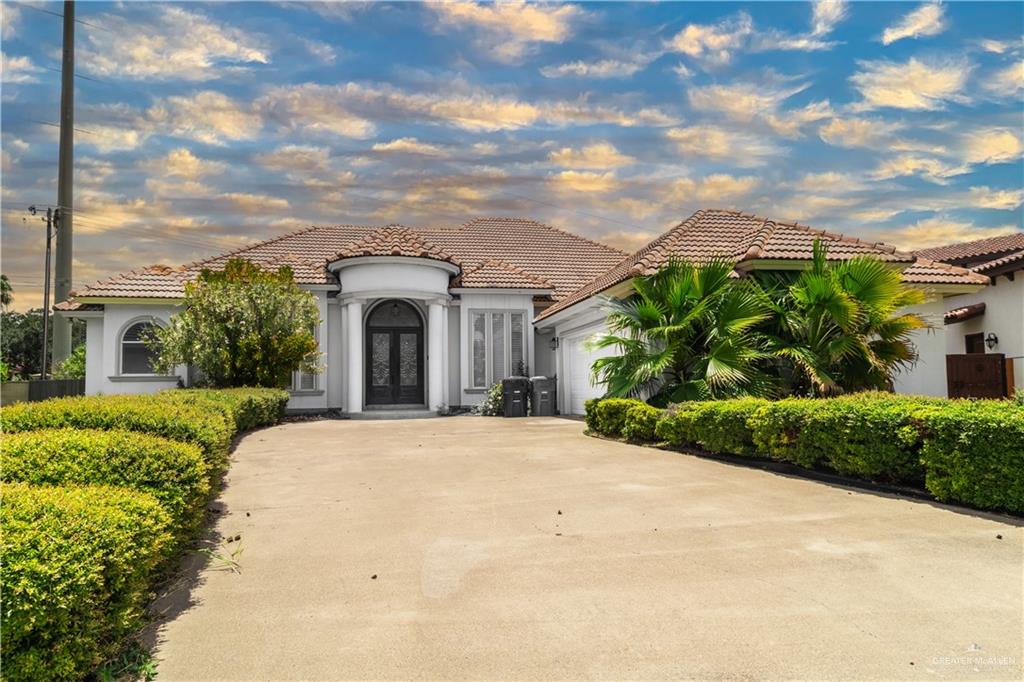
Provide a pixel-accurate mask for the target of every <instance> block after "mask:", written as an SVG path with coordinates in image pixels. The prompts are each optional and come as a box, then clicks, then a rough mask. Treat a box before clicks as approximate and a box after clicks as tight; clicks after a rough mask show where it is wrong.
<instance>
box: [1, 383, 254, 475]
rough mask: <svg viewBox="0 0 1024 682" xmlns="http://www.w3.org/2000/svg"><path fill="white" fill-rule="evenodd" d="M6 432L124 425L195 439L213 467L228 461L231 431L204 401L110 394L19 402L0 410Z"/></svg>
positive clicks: (191, 440)
mask: <svg viewBox="0 0 1024 682" xmlns="http://www.w3.org/2000/svg"><path fill="white" fill-rule="evenodd" d="M0 427H2V429H3V431H4V432H5V433H12V432H17V431H33V430H36V429H46V428H62V427H72V428H77V429H125V430H128V431H137V432H140V433H148V434H151V435H155V436H163V437H164V438H170V439H171V440H177V441H182V442H185V443H194V444H196V445H198V446H199V447H200V448H202V450H203V454H204V456H205V457H206V461H207V463H208V464H209V465H210V466H211V470H214V471H215V470H218V469H220V468H221V467H223V465H224V464H225V462H226V460H227V450H228V444H229V443H230V440H231V435H232V433H233V431H234V424H233V423H231V422H230V421H229V420H228V419H227V418H226V417H225V415H224V414H223V413H221V412H215V411H211V410H210V409H209V407H208V406H204V405H198V404H190V403H188V402H180V401H173V400H168V399H166V398H165V397H163V396H162V395H109V396H88V397H75V398H56V399H53V400H44V401H42V402H38V403H18V404H16V405H11V406H9V407H5V408H4V409H3V411H2V412H0Z"/></svg>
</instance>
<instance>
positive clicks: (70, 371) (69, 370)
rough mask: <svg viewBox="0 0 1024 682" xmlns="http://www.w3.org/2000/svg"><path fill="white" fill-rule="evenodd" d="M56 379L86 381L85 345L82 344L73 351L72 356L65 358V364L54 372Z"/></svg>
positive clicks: (58, 366)
mask: <svg viewBox="0 0 1024 682" xmlns="http://www.w3.org/2000/svg"><path fill="white" fill-rule="evenodd" d="M53 377H54V378H55V379H84V378H85V344H84V343H80V344H78V345H77V346H75V349H74V350H73V351H71V355H69V356H67V357H66V358H64V360H63V362H61V363H60V364H59V365H57V367H56V369H54V370H53Z"/></svg>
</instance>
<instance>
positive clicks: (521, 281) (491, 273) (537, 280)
mask: <svg viewBox="0 0 1024 682" xmlns="http://www.w3.org/2000/svg"><path fill="white" fill-rule="evenodd" d="M452 287H461V288H466V289H473V288H490V289H554V287H553V286H552V285H551V282H549V281H547V280H546V279H543V278H542V277H537V276H536V275H532V274H530V273H529V272H526V271H525V270H523V269H522V268H517V267H516V266H514V265H509V264H508V263H506V262H504V261H500V260H496V259H491V260H487V261H484V262H483V263H480V264H479V265H474V266H472V267H469V268H466V269H465V270H463V271H462V274H461V275H459V276H458V277H457V278H456V279H455V281H453V282H452Z"/></svg>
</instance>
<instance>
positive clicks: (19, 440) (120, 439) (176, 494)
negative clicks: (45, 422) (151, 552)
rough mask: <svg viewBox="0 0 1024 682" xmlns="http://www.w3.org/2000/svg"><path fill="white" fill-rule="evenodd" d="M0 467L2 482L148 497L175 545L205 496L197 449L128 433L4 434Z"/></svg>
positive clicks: (192, 526) (186, 534)
mask: <svg viewBox="0 0 1024 682" xmlns="http://www.w3.org/2000/svg"><path fill="white" fill-rule="evenodd" d="M0 467H2V468H0V476H2V480H3V481H4V482H5V483H8V482H25V483H33V484H36V485H66V484H77V485H87V484H97V485H112V486H121V487H125V488H131V489H133V490H138V491H140V492H146V493H150V494H151V495H152V496H153V497H154V498H156V499H157V501H158V502H160V504H161V505H162V506H163V508H164V510H165V511H166V512H167V514H168V516H169V517H170V520H171V530H172V531H173V532H174V534H175V536H176V537H177V538H178V539H179V541H184V540H186V539H188V538H190V537H191V536H192V535H193V534H194V533H195V531H196V530H198V528H199V525H200V524H201V522H202V519H203V513H204V510H205V508H206V505H205V503H206V498H207V496H208V494H209V492H210V482H209V478H208V467H207V464H206V462H205V460H204V459H203V453H202V451H201V450H200V449H199V447H198V446H196V445H192V444H189V443H179V442H177V441H172V440H167V439H166V438H160V437H159V436H150V435H148V434H144V433H133V432H131V431H120V430H112V431H99V430H94V429H56V430H55V429H44V430H41V431H26V432H24V433H14V434H10V435H7V436H5V437H4V439H3V440H2V441H0Z"/></svg>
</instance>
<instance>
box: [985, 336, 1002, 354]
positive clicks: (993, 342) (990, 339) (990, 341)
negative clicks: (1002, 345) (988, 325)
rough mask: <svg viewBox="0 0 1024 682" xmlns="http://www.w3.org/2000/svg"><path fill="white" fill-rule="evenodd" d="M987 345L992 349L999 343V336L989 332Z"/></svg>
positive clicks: (986, 338) (986, 340)
mask: <svg viewBox="0 0 1024 682" xmlns="http://www.w3.org/2000/svg"><path fill="white" fill-rule="evenodd" d="M985 345H986V346H988V349H989V350H992V349H993V348H995V347H996V346H998V345H999V337H998V336H996V335H995V334H993V333H992V332H989V333H988V336H986V337H985Z"/></svg>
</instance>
